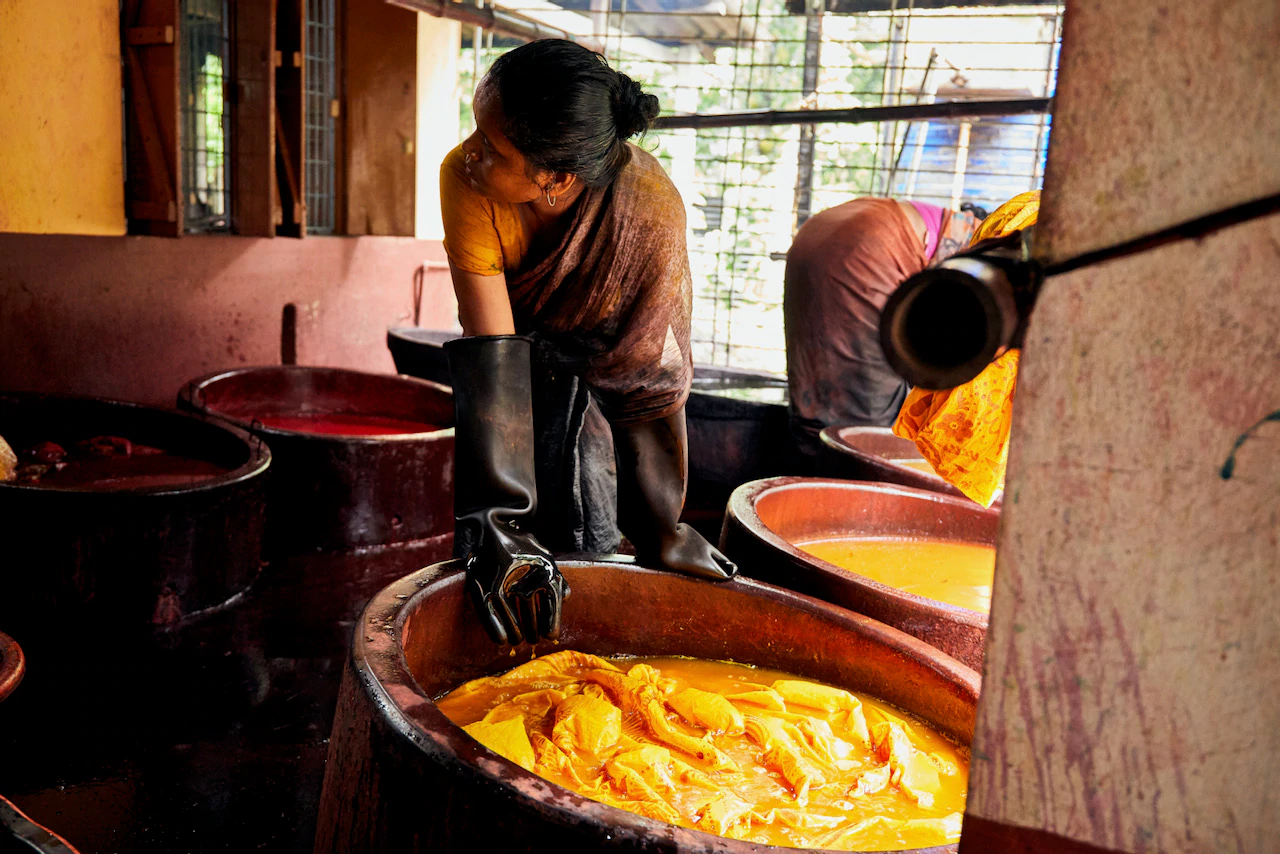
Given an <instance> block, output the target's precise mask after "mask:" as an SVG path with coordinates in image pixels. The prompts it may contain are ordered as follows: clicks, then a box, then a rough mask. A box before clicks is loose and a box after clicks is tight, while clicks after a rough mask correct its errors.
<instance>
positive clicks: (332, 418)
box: [257, 412, 444, 436]
mask: <svg viewBox="0 0 1280 854" xmlns="http://www.w3.org/2000/svg"><path fill="white" fill-rule="evenodd" d="M257 419H258V421H259V422H260V423H261V424H262V426H264V427H270V428H272V429H273V430H293V431H295V432H298V433H318V434H320V435H323V436H395V435H400V434H404V433H432V432H435V431H436V430H443V429H444V428H443V427H441V426H439V425H437V424H428V423H427V422H425V421H410V420H408V419H404V418H392V417H391V416H389V415H364V414H356V413H344V412H290V413H287V414H281V415H259V416H257Z"/></svg>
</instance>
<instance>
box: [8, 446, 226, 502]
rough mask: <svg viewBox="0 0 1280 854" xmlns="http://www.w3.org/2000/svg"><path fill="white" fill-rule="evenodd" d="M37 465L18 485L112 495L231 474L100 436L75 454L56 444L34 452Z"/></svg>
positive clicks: (20, 474) (23, 471)
mask: <svg viewBox="0 0 1280 854" xmlns="http://www.w3.org/2000/svg"><path fill="white" fill-rule="evenodd" d="M23 456H24V457H25V458H27V459H29V460H31V462H30V463H29V464H28V465H25V466H20V467H19V468H18V471H17V478H16V479H17V482H18V483H24V484H29V485H32V486H40V487H43V488H45V489H87V490H93V491H101V492H106V491H110V490H123V489H146V488H148V487H157V486H185V485H187V484H192V483H199V482H200V481H202V480H209V479H211V478H215V477H218V476H219V475H223V474H226V473H227V472H229V471H230V469H229V468H227V467H226V466H221V465H218V464H217V463H213V462H209V461H208V460H202V459H197V458H195V457H187V456H183V455H182V454H175V453H172V452H170V451H166V450H163V449H162V448H154V447H151V446H150V445H139V444H137V443H136V442H130V441H129V440H128V439H123V438H120V437H118V436H97V437H95V438H93V439H88V440H85V441H83V442H78V443H76V444H75V445H72V446H71V450H70V452H68V451H66V450H64V449H63V448H62V447H61V446H59V445H55V444H54V443H52V442H42V443H41V444H39V445H37V446H35V447H33V448H30V449H28V450H27V451H25V452H24V453H23Z"/></svg>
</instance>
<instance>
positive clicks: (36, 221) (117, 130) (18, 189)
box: [0, 0, 125, 234]
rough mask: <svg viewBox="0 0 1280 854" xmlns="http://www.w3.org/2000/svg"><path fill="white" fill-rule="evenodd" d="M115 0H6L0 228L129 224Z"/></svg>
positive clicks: (66, 229) (2, 11) (2, 8)
mask: <svg viewBox="0 0 1280 854" xmlns="http://www.w3.org/2000/svg"><path fill="white" fill-rule="evenodd" d="M119 27H120V23H119V11H118V5H117V0H0V231H22V232H40V233H60V234H124V233H125V217H124V166H123V153H122V151H123V149H122V146H123V142H122V136H123V131H122V129H121V114H120V110H121V105H120V97H121V90H120V35H119Z"/></svg>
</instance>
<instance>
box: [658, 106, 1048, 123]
mask: <svg viewBox="0 0 1280 854" xmlns="http://www.w3.org/2000/svg"><path fill="white" fill-rule="evenodd" d="M1052 109H1053V99H1052V98H1018V99H1015V100H1011V101H1010V100H1005V101H944V102H942V103H940V104H903V105H900V106H891V107H847V108H845V109H839V110H743V111H741V112H734V113H711V114H698V113H695V114H693V115H688V116H660V117H659V118H658V119H657V120H656V121H654V123H653V126H654V129H655V130H676V129H678V128H740V127H766V126H771V125H807V124H854V125H856V124H867V123H871V122H891V121H914V120H922V119H929V120H933V119H988V118H992V117H994V116H1025V115H1032V114H1036V113H1047V112H1051V111H1052Z"/></svg>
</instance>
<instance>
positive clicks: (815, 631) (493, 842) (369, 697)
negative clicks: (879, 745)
mask: <svg viewBox="0 0 1280 854" xmlns="http://www.w3.org/2000/svg"><path fill="white" fill-rule="evenodd" d="M560 566H561V569H562V570H563V571H564V574H565V577H566V579H567V580H568V582H569V584H570V585H571V586H572V588H573V594H572V596H571V597H570V598H569V599H568V600H567V601H566V603H565V611H564V630H563V636H562V637H561V639H560V646H561V647H563V648H572V649H578V650H583V651H586V652H592V653H597V654H601V655H611V654H624V653H630V654H636V655H655V654H683V655H690V656H698V657H702V658H713V659H732V660H735V661H740V662H744V663H751V664H757V665H761V666H768V667H774V668H779V669H783V670H787V671H791V672H794V673H798V674H801V675H805V676H809V677H812V678H815V679H820V680H824V681H827V682H830V683H833V684H836V685H841V686H844V687H847V688H850V689H855V690H862V691H866V692H867V693H870V694H872V695H874V696H877V697H881V698H883V699H885V700H888V701H889V702H891V703H893V704H895V705H897V706H899V707H901V708H904V709H906V710H908V711H910V712H912V713H914V714H916V715H919V716H920V717H921V718H923V719H925V720H927V721H929V722H931V723H933V724H934V725H935V726H937V727H938V728H939V729H940V730H941V731H943V732H944V733H946V734H947V735H948V736H950V737H952V738H953V739H955V740H956V741H957V742H960V743H963V744H968V741H969V738H970V736H971V729H972V726H973V720H974V714H975V710H976V704H977V698H978V690H979V682H978V675H977V674H976V673H974V672H973V671H972V670H970V669H968V668H966V667H964V666H963V665H961V664H959V663H958V662H956V661H955V660H954V659H951V658H949V657H947V656H945V655H943V654H941V653H940V652H938V651H937V650H936V649H933V648H932V647H929V646H927V645H925V644H923V643H921V642H920V641H917V640H915V639H914V638H911V637H908V636H906V635H904V634H902V633H901V632H898V631H896V630H894V629H891V628H889V627H888V626H884V625H882V624H880V623H877V622H875V621H874V620H870V619H868V618H866V617H863V616H860V615H857V614H853V613H850V612H848V611H845V610H842V609H840V608H835V607H832V606H831V605H828V604H826V603H823V602H818V601H816V600H813V599H809V598H807V597H804V596H799V595H797V594H795V593H792V592H789V591H786V590H779V589H777V588H773V587H769V586H767V585H764V584H760V583H758V582H755V581H750V580H737V581H733V582H727V583H724V584H714V583H711V582H707V581H700V580H696V579H692V578H688V577H685V576H682V575H677V574H674V573H666V572H655V571H652V570H646V569H640V568H637V567H635V566H633V565H630V564H625V563H620V562H619V563H608V564H600V563H585V562H576V561H568V560H566V561H563V562H561V564H560ZM625 603H630V604H625ZM637 605H638V606H639V607H637ZM543 651H544V652H545V651H547V650H546V649H545V648H544V650H543ZM529 654H530V651H529V648H528V647H527V646H525V647H521V648H520V649H518V650H516V654H515V656H514V657H512V656H511V655H509V654H508V651H507V649H505V648H500V647H497V646H495V645H494V644H493V643H492V642H490V641H489V639H488V638H487V637H486V636H485V634H484V632H483V630H482V629H481V628H480V625H479V623H478V622H477V620H476V619H475V615H474V613H473V612H472V609H471V604H470V602H469V601H468V600H467V598H466V595H465V591H464V588H463V575H462V573H461V572H460V571H459V569H458V564H457V562H449V563H443V564H438V565H436V566H433V567H427V568H426V569H423V570H420V571H418V572H416V573H414V574H412V575H409V576H406V577H405V578H403V579H401V580H400V581H398V582H396V583H394V584H392V585H390V586H389V587H387V588H386V589H385V590H383V591H382V592H381V593H379V594H378V595H377V596H376V597H374V599H373V600H372V601H371V602H370V603H369V606H368V607H367V608H366V609H365V612H364V614H363V616H362V617H361V619H360V621H359V623H358V624H357V629H356V636H355V640H354V643H353V648H352V655H351V659H350V661H349V662H348V667H347V671H346V673H345V674H344V676H343V686H342V690H341V693H340V695H339V700H338V711H337V717H336V719H335V720H334V725H333V736H332V738H331V740H330V746H329V761H328V765H327V767H326V769H325V782H324V791H323V794H322V796H321V803H320V821H319V827H318V829H317V836H316V846H315V851H316V852H317V854H336V853H337V852H343V854H371V852H380V851H418V852H423V851H442V852H454V851H508V850H511V851H522V852H548V854H564V852H568V851H600V850H617V851H648V852H660V851H698V852H702V851H708V852H709V851H720V852H749V851H781V850H782V849H775V848H770V847H767V846H762V845H757V844H752V843H747V842H741V841H736V840H731V839H722V838H720V837H716V836H710V835H707V834H704V833H700V832H697V831H693V830H687V829H683V828H678V827H674V826H671V825H667V824H663V823H660V822H655V821H653V820H650V819H645V818H641V817H640V816H637V815H633V814H631V813H628V812H623V811H621V810H618V809H615V808H613V807H608V806H605V805H603V804H599V803H596V802H594V801H591V800H588V799H586V798H583V797H581V796H579V795H577V794H575V793H573V792H570V791H568V790H565V789H562V788H560V787H559V786H556V785H553V784H551V783H549V782H546V781H544V780H542V779H540V778H539V777H537V776H535V775H533V774H531V773H529V772H526V771H524V770H523V769H521V768H519V767H518V766H516V765H514V764H513V763H510V762H508V761H506V760H505V759H502V758H500V757H498V756H496V755H494V754H492V753H490V752H489V751H488V750H486V749H485V748H483V747H481V746H480V745H479V744H478V743H477V742H475V741H473V740H472V739H471V738H470V737H469V736H468V735H467V734H466V733H464V732H463V731H462V729H461V728H459V727H457V726H455V725H454V724H453V723H451V722H450V721H449V720H448V719H447V718H445V717H444V715H443V714H441V712H440V711H439V709H437V708H436V706H435V704H434V703H433V702H432V698H433V697H438V696H440V695H441V694H443V693H445V692H447V691H448V690H450V689H452V688H454V687H456V686H457V685H459V684H461V683H462V682H465V681H466V680H468V679H472V678H475V677H478V676H482V675H485V674H494V673H500V672H503V671H505V670H509V669H510V668H511V667H513V666H515V665H516V664H518V663H519V662H522V661H526V660H528V658H529ZM933 850H935V851H943V850H948V849H933Z"/></svg>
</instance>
